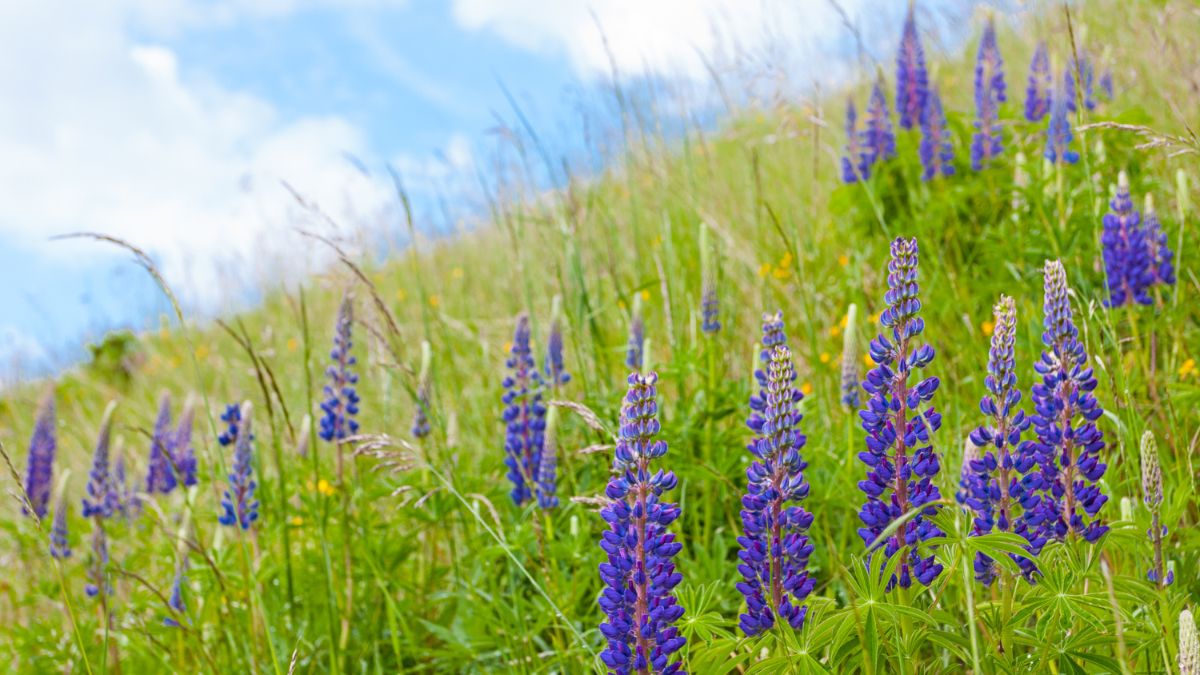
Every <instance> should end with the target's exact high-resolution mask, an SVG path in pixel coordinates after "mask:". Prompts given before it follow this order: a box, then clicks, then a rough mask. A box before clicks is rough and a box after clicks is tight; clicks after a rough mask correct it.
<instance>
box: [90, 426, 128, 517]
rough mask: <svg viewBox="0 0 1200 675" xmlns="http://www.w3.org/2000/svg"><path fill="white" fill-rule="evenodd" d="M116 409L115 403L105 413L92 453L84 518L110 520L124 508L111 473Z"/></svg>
mask: <svg viewBox="0 0 1200 675" xmlns="http://www.w3.org/2000/svg"><path fill="white" fill-rule="evenodd" d="M114 408H115V405H114V404H113V403H110V404H109V405H108V409H107V410H105V411H104V421H103V422H101V423H100V435H99V437H98V438H97V439H96V450H95V451H94V452H93V453H92V469H91V471H89V472H88V484H87V496H85V497H84V498H83V517H84V518H93V517H95V518H108V517H110V516H112V515H113V514H114V513H116V512H117V511H119V510H121V508H122V504H121V499H122V495H121V494H120V491H119V488H118V486H117V485H116V484H115V482H114V478H113V476H112V474H111V473H110V472H109V459H110V457H109V447H110V445H111V441H112V415H113V409H114ZM122 473H123V472H122Z"/></svg>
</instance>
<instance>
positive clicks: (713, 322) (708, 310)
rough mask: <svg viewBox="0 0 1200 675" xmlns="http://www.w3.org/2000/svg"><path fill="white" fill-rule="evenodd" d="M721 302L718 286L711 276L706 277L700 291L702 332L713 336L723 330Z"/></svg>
mask: <svg viewBox="0 0 1200 675" xmlns="http://www.w3.org/2000/svg"><path fill="white" fill-rule="evenodd" d="M720 311H721V302H720V300H718V298H717V284H716V282H715V281H713V280H712V278H711V276H706V277H705V279H704V281H703V283H702V288H701V291H700V316H701V319H702V322H701V324H700V330H702V331H704V332H705V333H708V334H710V335H711V334H712V333H716V332H717V331H719V330H721V321H720V318H719V315H720Z"/></svg>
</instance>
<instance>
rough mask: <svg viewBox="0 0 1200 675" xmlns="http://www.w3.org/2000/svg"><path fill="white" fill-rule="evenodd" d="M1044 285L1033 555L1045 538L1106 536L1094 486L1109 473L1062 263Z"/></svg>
mask: <svg viewBox="0 0 1200 675" xmlns="http://www.w3.org/2000/svg"><path fill="white" fill-rule="evenodd" d="M1045 279H1046V281H1045V292H1046V299H1045V304H1044V310H1045V323H1044V325H1045V331H1044V332H1043V333H1042V344H1044V345H1045V346H1046V349H1045V350H1043V351H1042V357H1041V359H1040V360H1039V361H1038V362H1037V363H1036V364H1035V365H1034V369H1035V370H1036V371H1037V373H1038V375H1039V376H1041V380H1042V381H1041V382H1036V383H1034V385H1033V391H1032V399H1033V405H1034V414H1033V415H1032V416H1031V422H1032V423H1033V428H1034V430H1035V431H1036V432H1037V440H1036V441H1032V440H1031V441H1029V443H1030V446H1029V447H1030V451H1031V452H1032V453H1033V454H1034V457H1035V459H1036V461H1037V463H1038V464H1039V465H1040V467H1041V473H1042V481H1043V483H1044V484H1045V485H1047V486H1048V487H1049V492H1047V493H1045V494H1043V495H1042V500H1041V502H1040V504H1039V505H1038V509H1039V511H1040V513H1037V514H1034V515H1033V516H1032V517H1031V518H1030V519H1029V520H1030V528H1031V533H1030V534H1031V535H1032V539H1031V543H1033V544H1034V547H1033V550H1032V552H1033V553H1035V554H1036V553H1037V552H1038V551H1039V550H1040V549H1039V548H1038V544H1039V543H1041V541H1042V538H1043V537H1044V538H1050V537H1055V538H1058V539H1062V538H1064V537H1066V535H1067V534H1068V533H1073V534H1078V535H1082V536H1083V538H1084V539H1086V540H1087V541H1090V542H1094V541H1096V540H1097V539H1099V538H1100V536H1101V535H1103V534H1104V533H1105V532H1107V531H1108V526H1106V525H1104V524H1102V523H1101V522H1100V519H1099V518H1097V513H1098V512H1099V511H1100V507H1101V506H1103V505H1104V502H1106V501H1108V497H1107V496H1105V495H1104V494H1102V493H1101V492H1100V487H1099V485H1097V484H1096V482H1097V481H1098V480H1100V477H1101V476H1103V475H1104V470H1105V469H1106V468H1107V465H1105V464H1104V463H1103V462H1101V461H1100V460H1099V454H1100V451H1101V450H1103V449H1104V434H1103V433H1101V431H1100V429H1098V428H1097V427H1096V420H1097V419H1099V418H1100V416H1101V415H1102V414H1103V413H1104V410H1103V409H1102V408H1101V407H1100V404H1099V403H1098V402H1097V401H1096V397H1095V396H1094V395H1093V394H1092V392H1093V391H1095V389H1096V385H1097V382H1096V376H1095V374H1094V372H1093V370H1092V368H1090V367H1089V366H1088V362H1087V361H1088V357H1087V352H1086V351H1084V348H1083V343H1082V342H1080V340H1079V329H1078V328H1076V327H1075V323H1074V318H1073V316H1072V313H1071V301H1070V298H1069V297H1068V294H1069V292H1070V291H1069V289H1068V287H1067V273H1066V271H1065V270H1064V269H1063V266H1062V263H1061V262H1059V261H1057V260H1054V261H1046V268H1045ZM1088 519H1091V520H1088Z"/></svg>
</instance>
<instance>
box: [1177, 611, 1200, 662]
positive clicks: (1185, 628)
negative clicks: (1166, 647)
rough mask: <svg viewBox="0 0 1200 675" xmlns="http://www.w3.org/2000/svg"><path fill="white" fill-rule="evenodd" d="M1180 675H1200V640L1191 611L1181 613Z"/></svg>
mask: <svg viewBox="0 0 1200 675" xmlns="http://www.w3.org/2000/svg"><path fill="white" fill-rule="evenodd" d="M1179 675H1200V639H1198V638H1197V637H1196V620H1195V619H1193V618H1192V612H1191V610H1187V609H1185V610H1183V611H1182V612H1180V613H1179Z"/></svg>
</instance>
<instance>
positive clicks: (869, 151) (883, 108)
mask: <svg viewBox="0 0 1200 675" xmlns="http://www.w3.org/2000/svg"><path fill="white" fill-rule="evenodd" d="M861 143H862V146H863V163H864V164H865V165H866V166H867V167H871V166H874V165H875V163H876V162H884V161H887V160H889V159H891V158H892V157H895V156H896V135H895V133H893V132H892V117H891V114H890V113H889V112H888V105H887V99H886V98H884V95H883V83H882V82H881V81H879V80H876V81H875V86H874V87H873V88H872V89H871V99H870V101H868V103H867V123H866V128H864V129H863V132H862V141H861ZM863 177H864V178H865V177H866V172H864V173H863Z"/></svg>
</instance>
